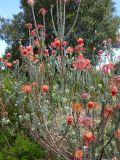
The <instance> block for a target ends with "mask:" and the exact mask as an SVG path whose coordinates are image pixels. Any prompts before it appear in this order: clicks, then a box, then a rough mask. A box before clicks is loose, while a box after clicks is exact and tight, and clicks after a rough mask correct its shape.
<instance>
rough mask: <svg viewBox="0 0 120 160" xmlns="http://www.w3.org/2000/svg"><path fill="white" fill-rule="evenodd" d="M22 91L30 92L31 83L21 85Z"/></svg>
mask: <svg viewBox="0 0 120 160" xmlns="http://www.w3.org/2000/svg"><path fill="white" fill-rule="evenodd" d="M22 92H24V93H31V92H32V86H31V85H24V86H22Z"/></svg>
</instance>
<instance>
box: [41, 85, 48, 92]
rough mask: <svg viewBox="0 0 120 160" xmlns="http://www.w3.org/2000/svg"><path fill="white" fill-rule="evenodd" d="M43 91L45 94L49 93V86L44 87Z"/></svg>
mask: <svg viewBox="0 0 120 160" xmlns="http://www.w3.org/2000/svg"><path fill="white" fill-rule="evenodd" d="M41 91H42V92H43V93H47V92H48V91H49V86H48V85H46V84H44V85H42V87H41Z"/></svg>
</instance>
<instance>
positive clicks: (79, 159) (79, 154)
mask: <svg viewBox="0 0 120 160" xmlns="http://www.w3.org/2000/svg"><path fill="white" fill-rule="evenodd" d="M74 160H83V150H79V149H78V150H76V151H75V153H74Z"/></svg>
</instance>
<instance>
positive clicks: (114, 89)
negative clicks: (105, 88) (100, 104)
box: [111, 86, 118, 97]
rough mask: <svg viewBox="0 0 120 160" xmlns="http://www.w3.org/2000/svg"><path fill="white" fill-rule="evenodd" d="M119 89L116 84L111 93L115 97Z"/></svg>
mask: <svg viewBox="0 0 120 160" xmlns="http://www.w3.org/2000/svg"><path fill="white" fill-rule="evenodd" d="M117 91H118V89H117V87H115V86H114V87H112V89H111V94H112V96H113V97H115V96H116V95H117Z"/></svg>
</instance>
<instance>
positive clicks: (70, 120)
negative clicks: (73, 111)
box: [67, 115, 74, 125]
mask: <svg viewBox="0 0 120 160" xmlns="http://www.w3.org/2000/svg"><path fill="white" fill-rule="evenodd" d="M73 120H74V118H73V116H72V115H69V116H67V125H72V124H73Z"/></svg>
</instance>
